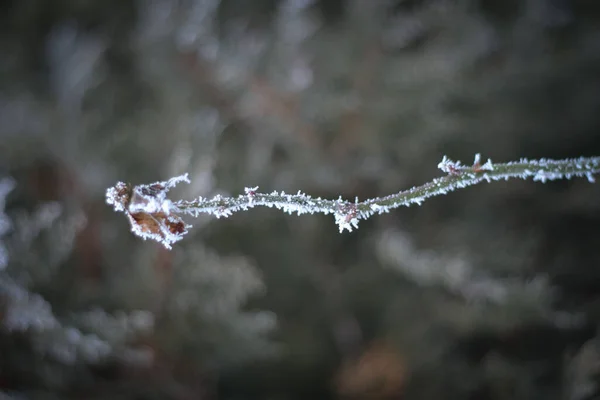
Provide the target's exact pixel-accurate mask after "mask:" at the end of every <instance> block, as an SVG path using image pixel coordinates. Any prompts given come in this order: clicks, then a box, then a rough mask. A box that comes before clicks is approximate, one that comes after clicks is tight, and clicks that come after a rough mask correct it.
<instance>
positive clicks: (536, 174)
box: [106, 154, 600, 249]
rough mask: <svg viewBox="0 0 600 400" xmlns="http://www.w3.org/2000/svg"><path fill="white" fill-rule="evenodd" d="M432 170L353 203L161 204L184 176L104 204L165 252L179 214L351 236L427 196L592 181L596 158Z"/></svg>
mask: <svg viewBox="0 0 600 400" xmlns="http://www.w3.org/2000/svg"><path fill="white" fill-rule="evenodd" d="M438 168H439V169H441V170H442V171H443V172H445V173H446V175H445V176H442V177H440V178H435V179H434V180H432V181H431V182H428V183H425V184H424V185H421V186H416V187H413V188H411V189H408V190H404V191H401V192H399V193H396V194H392V195H389V196H385V197H378V198H373V199H368V200H364V201H358V198H357V199H355V200H354V201H353V202H351V201H348V200H343V199H342V198H341V197H340V198H338V199H337V200H327V199H321V198H320V197H319V198H314V197H311V196H309V195H307V194H304V193H302V192H300V191H298V192H297V193H296V194H287V193H284V192H277V191H274V192H272V193H260V192H258V187H247V188H245V190H244V193H243V194H240V195H238V196H237V197H223V196H221V195H216V196H214V197H212V198H203V197H199V198H197V199H194V200H178V201H175V202H173V201H171V200H169V199H167V193H168V192H169V190H170V189H171V188H172V187H174V186H175V185H177V184H178V183H179V182H186V183H189V182H190V181H189V179H188V176H187V174H184V175H181V176H177V177H175V178H171V179H169V180H167V181H164V182H155V183H152V184H149V185H138V186H133V187H132V186H131V185H129V184H126V183H123V182H118V183H117V184H116V185H115V186H113V187H111V188H109V189H108V190H107V191H106V202H107V204H109V205H112V206H113V208H114V209H115V211H118V212H123V213H125V215H127V218H128V219H129V222H130V224H131V231H132V232H133V233H134V234H135V235H137V236H140V237H141V238H143V239H153V240H156V241H157V242H160V243H162V244H163V245H164V246H165V247H166V248H167V249H170V248H171V245H172V244H173V243H175V242H177V241H179V240H181V239H182V238H183V236H185V234H186V233H187V230H188V228H191V225H188V224H186V223H185V222H184V221H183V219H182V218H181V217H180V215H181V214H189V215H191V216H194V217H197V216H198V215H200V214H202V213H206V214H211V215H213V216H215V217H217V218H221V217H224V218H226V217H229V216H230V215H232V214H233V213H235V212H238V211H246V210H248V209H250V208H253V207H257V206H266V207H275V208H277V209H279V210H282V211H284V212H287V213H289V214H293V213H296V214H298V215H301V214H314V213H322V214H333V216H334V218H335V223H336V224H337V225H338V227H339V229H340V232H343V231H344V230H345V229H347V230H348V231H352V229H353V228H354V229H358V223H359V221H360V220H361V219H367V218H369V217H371V216H372V215H374V214H383V213H387V212H389V211H390V210H391V209H393V208H398V207H401V206H410V205H411V204H417V205H421V203H423V202H424V201H425V200H427V199H428V198H430V197H433V196H439V195H445V194H448V193H449V192H451V191H453V190H456V189H462V188H465V187H467V186H471V185H475V184H478V183H480V182H484V181H485V182H492V181H497V180H508V179H510V178H520V179H528V178H532V179H533V180H534V181H540V182H542V183H543V182H546V181H549V180H555V179H570V178H571V177H585V178H587V179H588V181H590V182H594V175H595V174H598V173H600V157H580V158H572V159H563V160H550V159H540V160H527V159H525V158H523V159H520V160H519V161H514V162H508V163H493V162H492V160H490V159H488V160H487V161H486V162H485V163H483V164H482V163H481V156H480V155H479V154H476V155H475V160H474V162H473V164H472V165H464V164H462V163H461V162H460V161H452V160H450V159H449V158H448V157H446V156H444V157H443V159H442V161H441V162H440V163H439V164H438Z"/></svg>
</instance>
